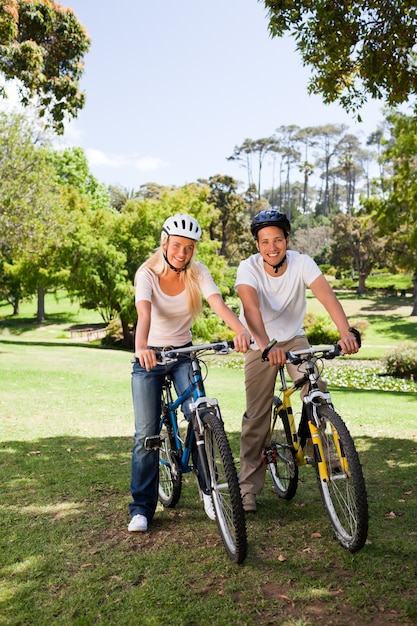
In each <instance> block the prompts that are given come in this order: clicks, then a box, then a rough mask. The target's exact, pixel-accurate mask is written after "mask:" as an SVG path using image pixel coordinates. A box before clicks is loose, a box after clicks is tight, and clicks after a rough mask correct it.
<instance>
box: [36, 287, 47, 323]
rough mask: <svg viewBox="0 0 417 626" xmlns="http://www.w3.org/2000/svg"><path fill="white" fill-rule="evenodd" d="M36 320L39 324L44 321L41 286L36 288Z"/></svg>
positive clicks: (43, 292)
mask: <svg viewBox="0 0 417 626" xmlns="http://www.w3.org/2000/svg"><path fill="white" fill-rule="evenodd" d="M36 320H37V321H38V322H39V323H42V322H44V321H45V291H44V288H43V287H41V286H39V287H38V310H37V313H36Z"/></svg>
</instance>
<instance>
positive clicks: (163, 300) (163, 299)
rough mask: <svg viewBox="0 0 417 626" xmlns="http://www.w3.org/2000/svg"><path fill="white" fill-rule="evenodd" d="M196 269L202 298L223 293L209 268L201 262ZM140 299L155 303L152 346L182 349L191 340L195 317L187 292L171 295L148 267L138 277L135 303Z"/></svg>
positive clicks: (151, 335)
mask: <svg viewBox="0 0 417 626" xmlns="http://www.w3.org/2000/svg"><path fill="white" fill-rule="evenodd" d="M196 266H197V269H198V275H199V286H200V290H201V292H202V294H203V296H204V297H205V298H206V299H207V298H208V297H209V296H211V295H213V294H218V293H220V291H219V289H218V287H217V285H216V283H215V282H214V280H213V278H212V276H211V274H210V272H209V270H208V269H207V267H206V266H205V265H203V263H200V262H196ZM140 300H146V301H147V302H150V303H151V304H152V311H151V326H150V329H149V335H148V345H149V346H157V347H161V348H162V347H164V346H176V347H179V346H183V345H185V344H187V343H188V342H190V341H191V339H192V337H191V325H192V317H191V314H190V311H189V310H188V304H187V295H186V292H185V290H184V291H182V292H181V293H180V294H178V295H177V296H168V295H167V294H166V293H164V292H163V291H162V290H161V288H160V286H159V280H158V276H156V274H154V272H153V271H152V270H150V269H149V268H146V267H145V268H143V269H141V270H140V271H139V272H138V273H137V274H136V294H135V302H139V301H140Z"/></svg>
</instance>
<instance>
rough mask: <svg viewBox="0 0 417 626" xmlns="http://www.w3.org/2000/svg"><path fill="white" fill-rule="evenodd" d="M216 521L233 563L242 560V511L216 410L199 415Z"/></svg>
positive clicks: (228, 451) (235, 480)
mask: <svg viewBox="0 0 417 626" xmlns="http://www.w3.org/2000/svg"><path fill="white" fill-rule="evenodd" d="M201 418H202V420H203V423H204V443H205V452H206V455H207V463H208V470H209V474H210V481H211V484H210V488H211V496H212V498H213V505H214V510H215V512H216V522H217V526H218V529H219V531H220V535H221V537H222V540H223V544H224V547H225V548H226V552H227V554H228V555H229V558H230V560H231V561H232V562H233V563H243V561H244V560H245V558H246V553H247V536H246V521H245V513H244V510H243V505H242V497H241V494H240V487H239V481H238V477H237V473H236V467H235V464H234V461H233V455H232V451H231V449H230V445H229V441H228V439H227V436H226V433H225V431H224V427H223V424H222V422H221V421H220V419H219V418H218V416H217V415H216V412H215V411H214V410H211V409H208V410H206V411H204V413H203V414H202V416H201Z"/></svg>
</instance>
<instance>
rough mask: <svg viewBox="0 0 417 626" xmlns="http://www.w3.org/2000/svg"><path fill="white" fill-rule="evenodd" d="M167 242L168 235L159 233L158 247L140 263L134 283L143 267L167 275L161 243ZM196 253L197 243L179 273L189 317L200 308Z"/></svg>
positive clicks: (197, 312)
mask: <svg viewBox="0 0 417 626" xmlns="http://www.w3.org/2000/svg"><path fill="white" fill-rule="evenodd" d="M167 243H168V235H167V233H166V232H162V233H161V241H160V245H159V247H158V248H157V249H156V250H155V252H154V253H153V254H152V256H150V257H149V259H147V260H146V261H144V262H143V263H142V265H141V266H140V267H139V269H138V270H137V272H136V275H135V284H136V278H137V275H138V273H139V272H140V270H141V269H143V268H145V267H146V268H148V269H150V270H151V271H152V272H153V273H154V274H155V275H156V276H158V277H159V276H163V277H165V276H167V274H168V273H169V271H170V269H169V266H168V263H167V262H166V260H165V258H164V250H163V247H162V246H163V245H165V244H167ZM196 253H197V245H195V246H194V252H193V255H192V257H191V259H190V262H189V264H188V265H187V267H186V268H185V270H183V271H182V272H181V273H180V280H181V281H183V283H184V285H185V293H186V296H187V304H188V309H189V311H190V313H191V317H192V318H193V319H195V318H196V317H198V316H199V314H200V313H201V310H202V302H201V292H200V285H199V280H198V278H199V270H198V266H197V265H196V263H195V256H196Z"/></svg>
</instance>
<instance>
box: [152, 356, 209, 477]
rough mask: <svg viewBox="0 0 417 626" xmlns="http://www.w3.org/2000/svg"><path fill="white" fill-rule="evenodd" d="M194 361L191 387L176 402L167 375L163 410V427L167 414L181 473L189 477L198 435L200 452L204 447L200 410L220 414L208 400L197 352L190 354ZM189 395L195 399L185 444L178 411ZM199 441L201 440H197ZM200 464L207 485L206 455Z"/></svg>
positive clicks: (192, 361) (202, 457)
mask: <svg viewBox="0 0 417 626" xmlns="http://www.w3.org/2000/svg"><path fill="white" fill-rule="evenodd" d="M190 359H191V369H192V379H191V383H190V384H189V385H188V387H187V388H186V389H185V390H184V391H183V392H182V393H181V395H179V396H178V397H177V398H176V399H175V400H174V399H173V397H172V391H171V386H172V379H171V377H170V375H169V374H167V376H166V379H165V383H164V388H165V390H166V393H167V398H168V402H167V404H166V406H165V407H163V411H162V416H161V421H160V428H162V424H163V421H164V415H165V414H166V413H168V415H169V421H170V424H171V427H172V431H173V435H174V440H175V446H176V451H177V452H178V454H180V455H181V456H179V457H178V463H179V470H180V472H181V473H183V474H186V473H189V472H191V471H193V466H192V465H190V462H189V461H190V455H191V451H192V446H193V443H194V439H195V438H196V432H197V433H199V435H200V437H201V440H198V441H197V446H198V447H197V449H198V448H199V446H204V441H203V431H204V428H203V424H202V422H201V420H200V418H199V409H200V408H201V407H207V406H210V407H213V408H214V409H215V410H216V415H217V416H218V417H219V419H220V416H219V411H218V402H217V400H216V399H213V398H207V397H206V395H205V388H204V381H203V377H202V375H201V368H200V364H199V361H198V357H197V355H196V353H191V354H190ZM190 396H192V398H193V401H192V402H191V403H190V419H189V422H188V426H187V431H186V437H185V440H184V442H183V441H182V439H181V437H180V428H179V425H178V419H177V410H178V409H179V407H180V406H181V405H182V404H183V402H185V401H186V400H187V399H188V398H189V397H190ZM198 439H200V438H198ZM200 461H201V462H202V468H201V469H202V471H203V473H204V474H205V476H204V477H205V479H206V484H207V481H208V469H207V464H206V458H205V455H200Z"/></svg>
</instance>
